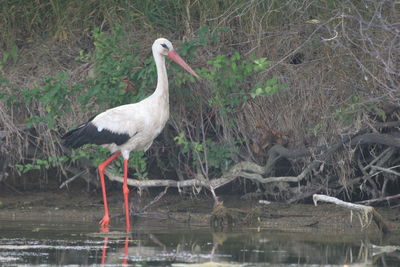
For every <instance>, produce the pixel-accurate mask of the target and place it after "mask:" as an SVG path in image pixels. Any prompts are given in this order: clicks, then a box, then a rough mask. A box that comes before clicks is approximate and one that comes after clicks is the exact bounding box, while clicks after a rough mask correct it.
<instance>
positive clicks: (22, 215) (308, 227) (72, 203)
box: [0, 191, 400, 234]
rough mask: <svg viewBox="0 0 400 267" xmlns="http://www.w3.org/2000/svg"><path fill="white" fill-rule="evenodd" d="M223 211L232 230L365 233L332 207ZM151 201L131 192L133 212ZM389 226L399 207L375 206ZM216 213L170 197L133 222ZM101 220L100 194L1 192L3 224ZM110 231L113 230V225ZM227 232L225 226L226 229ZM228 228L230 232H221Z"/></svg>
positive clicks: (234, 202) (113, 200)
mask: <svg viewBox="0 0 400 267" xmlns="http://www.w3.org/2000/svg"><path fill="white" fill-rule="evenodd" d="M108 199H109V206H110V213H111V216H112V218H111V222H112V224H114V225H119V224H123V221H124V216H123V214H122V212H123V209H122V207H123V199H122V194H120V192H116V191H113V192H110V193H109V194H108ZM221 199H222V200H223V201H224V203H225V204H224V205H225V207H227V208H228V210H229V211H230V213H231V215H232V216H233V218H234V222H233V226H230V227H227V228H235V227H248V228H262V229H271V230H280V231H287V232H306V233H307V232H321V233H335V232H340V233H349V234H350V233H351V234H361V233H362V231H361V227H360V223H359V221H358V218H357V217H356V216H355V215H354V216H353V218H352V220H351V215H350V212H349V211H348V210H345V209H343V208H340V207H337V206H335V205H332V204H320V205H318V206H317V207H315V206H313V205H311V204H309V205H308V204H285V203H271V204H260V203H259V202H258V201H247V200H240V199H239V198H236V197H235V196H222V197H221ZM152 200H153V197H149V196H142V197H139V196H138V194H136V193H133V192H132V193H131V198H130V202H131V205H132V208H133V206H134V209H135V210H136V211H137V210H141V209H143V207H145V206H146V205H148V204H149V203H150V202H151V201H152ZM376 209H377V211H378V212H379V213H380V214H382V216H383V217H384V218H385V220H386V221H387V222H388V224H389V226H390V228H391V230H393V231H399V230H400V210H399V208H393V209H390V208H379V207H377V208H376ZM212 211H213V201H212V199H211V198H206V197H204V196H198V197H196V198H188V197H182V196H179V195H176V194H166V195H165V196H164V197H163V198H162V199H160V200H159V201H158V202H156V203H155V204H153V205H151V206H150V207H148V208H147V209H146V210H145V211H144V212H142V213H140V214H138V215H137V216H134V219H133V220H134V221H135V220H136V222H140V221H143V220H146V221H147V222H149V221H151V222H152V223H153V224H158V223H159V224H160V225H163V224H166V223H168V224H177V223H179V224H187V225H193V226H200V227H208V226H209V225H210V217H211V216H212V215H211V214H212ZM102 216H103V203H102V198H101V194H100V193H92V194H89V193H86V192H78V193H77V192H66V191H53V192H40V193H39V192H28V193H23V194H17V193H12V192H2V193H1V194H0V220H31V221H35V220H39V219H40V220H44V219H46V218H47V219H48V220H52V221H57V220H60V221H62V220H65V219H66V218H68V220H69V221H76V222H87V223H96V222H97V221H99V220H100V219H101V217H102ZM111 227H112V226H111ZM224 228H225V227H224ZM222 230H226V229H222ZM367 231H368V232H370V233H376V234H377V233H378V229H377V227H376V226H375V225H373V224H371V226H370V227H369V228H368V229H367Z"/></svg>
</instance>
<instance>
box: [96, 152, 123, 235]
mask: <svg viewBox="0 0 400 267" xmlns="http://www.w3.org/2000/svg"><path fill="white" fill-rule="evenodd" d="M120 154H121V152H117V153H115V154H113V155H112V156H111V157H109V158H108V159H107V160H106V161H104V162H103V163H101V164H100V165H99V174H100V183H101V190H102V191H103V202H104V217H103V219H101V220H100V222H99V224H100V225H101V227H102V230H107V229H106V228H107V227H108V224H109V223H110V216H109V215H108V204H107V194H106V184H105V182H104V170H105V169H106V167H107V166H108V164H110V163H111V162H112V161H113V160H114V159H116V158H117V157H118V156H119V155H120Z"/></svg>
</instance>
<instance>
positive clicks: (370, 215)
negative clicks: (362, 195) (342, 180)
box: [313, 194, 389, 234]
mask: <svg viewBox="0 0 400 267" xmlns="http://www.w3.org/2000/svg"><path fill="white" fill-rule="evenodd" d="M313 201H314V205H315V206H317V203H318V201H324V202H328V203H333V204H336V205H338V206H340V207H343V208H346V209H349V210H350V211H352V212H353V211H355V212H356V214H357V215H358V218H359V219H360V223H361V228H362V229H365V228H367V227H368V226H369V225H370V224H371V222H372V221H374V222H375V223H376V225H377V226H378V228H379V230H381V231H382V232H383V233H384V234H386V233H388V232H389V227H388V226H387V225H386V223H385V221H384V220H383V218H382V216H381V215H380V214H379V213H378V212H377V211H376V210H375V209H374V208H373V207H371V206H364V205H359V204H353V203H349V202H345V201H343V200H340V199H337V198H335V197H330V196H326V195H318V194H314V195H313Z"/></svg>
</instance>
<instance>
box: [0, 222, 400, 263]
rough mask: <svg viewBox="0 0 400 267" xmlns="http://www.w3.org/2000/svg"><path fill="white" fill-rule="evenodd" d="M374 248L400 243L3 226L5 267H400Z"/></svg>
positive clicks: (146, 228) (172, 228)
mask: <svg viewBox="0 0 400 267" xmlns="http://www.w3.org/2000/svg"><path fill="white" fill-rule="evenodd" d="M117 224H118V223H117ZM397 237H398V236H397ZM374 245H396V246H398V245H400V240H399V238H396V237H395V236H391V237H389V238H388V239H387V240H379V238H378V239H376V238H375V239H374V238H371V237H366V236H362V235H356V236H352V237H348V236H340V235H337V234H335V235H327V234H323V233H293V232H292V233H288V232H277V231H268V230H261V231H260V230H258V229H241V230H235V231H231V232H219V233H215V232H212V231H211V230H210V229H209V228H198V227H197V228H196V227H188V226H179V225H174V224H165V225H160V224H159V223H158V224H157V225H155V224H153V225H152V221H151V220H147V221H143V220H140V221H139V222H136V224H135V225H133V231H132V232H131V234H129V235H126V234H125V233H124V228H123V224H121V225H120V226H119V225H113V226H111V227H110V232H109V233H100V232H99V230H98V225H97V224H96V223H94V222H93V223H87V222H68V221H60V220H58V221H52V220H49V219H48V218H47V219H46V220H45V221H40V220H39V221H38V220H36V221H29V222H27V221H5V220H0V265H1V266H16V265H41V266H46V265H97V264H102V263H103V264H106V265H107V266H118V265H124V266H128V265H130V266H176V267H177V266H292V265H296V266H297V265H302V266H335V265H338V266H344V265H346V264H348V265H350V264H361V265H357V266H367V265H372V266H400V252H399V251H396V250H395V251H393V252H389V251H386V252H385V253H381V252H382V251H381V249H380V248H378V247H374Z"/></svg>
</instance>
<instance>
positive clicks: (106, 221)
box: [99, 215, 110, 229]
mask: <svg viewBox="0 0 400 267" xmlns="http://www.w3.org/2000/svg"><path fill="white" fill-rule="evenodd" d="M99 224H100V226H101V229H106V228H107V229H108V225H109V224H110V217H109V216H108V215H104V217H103V219H101V220H100V222H99Z"/></svg>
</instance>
